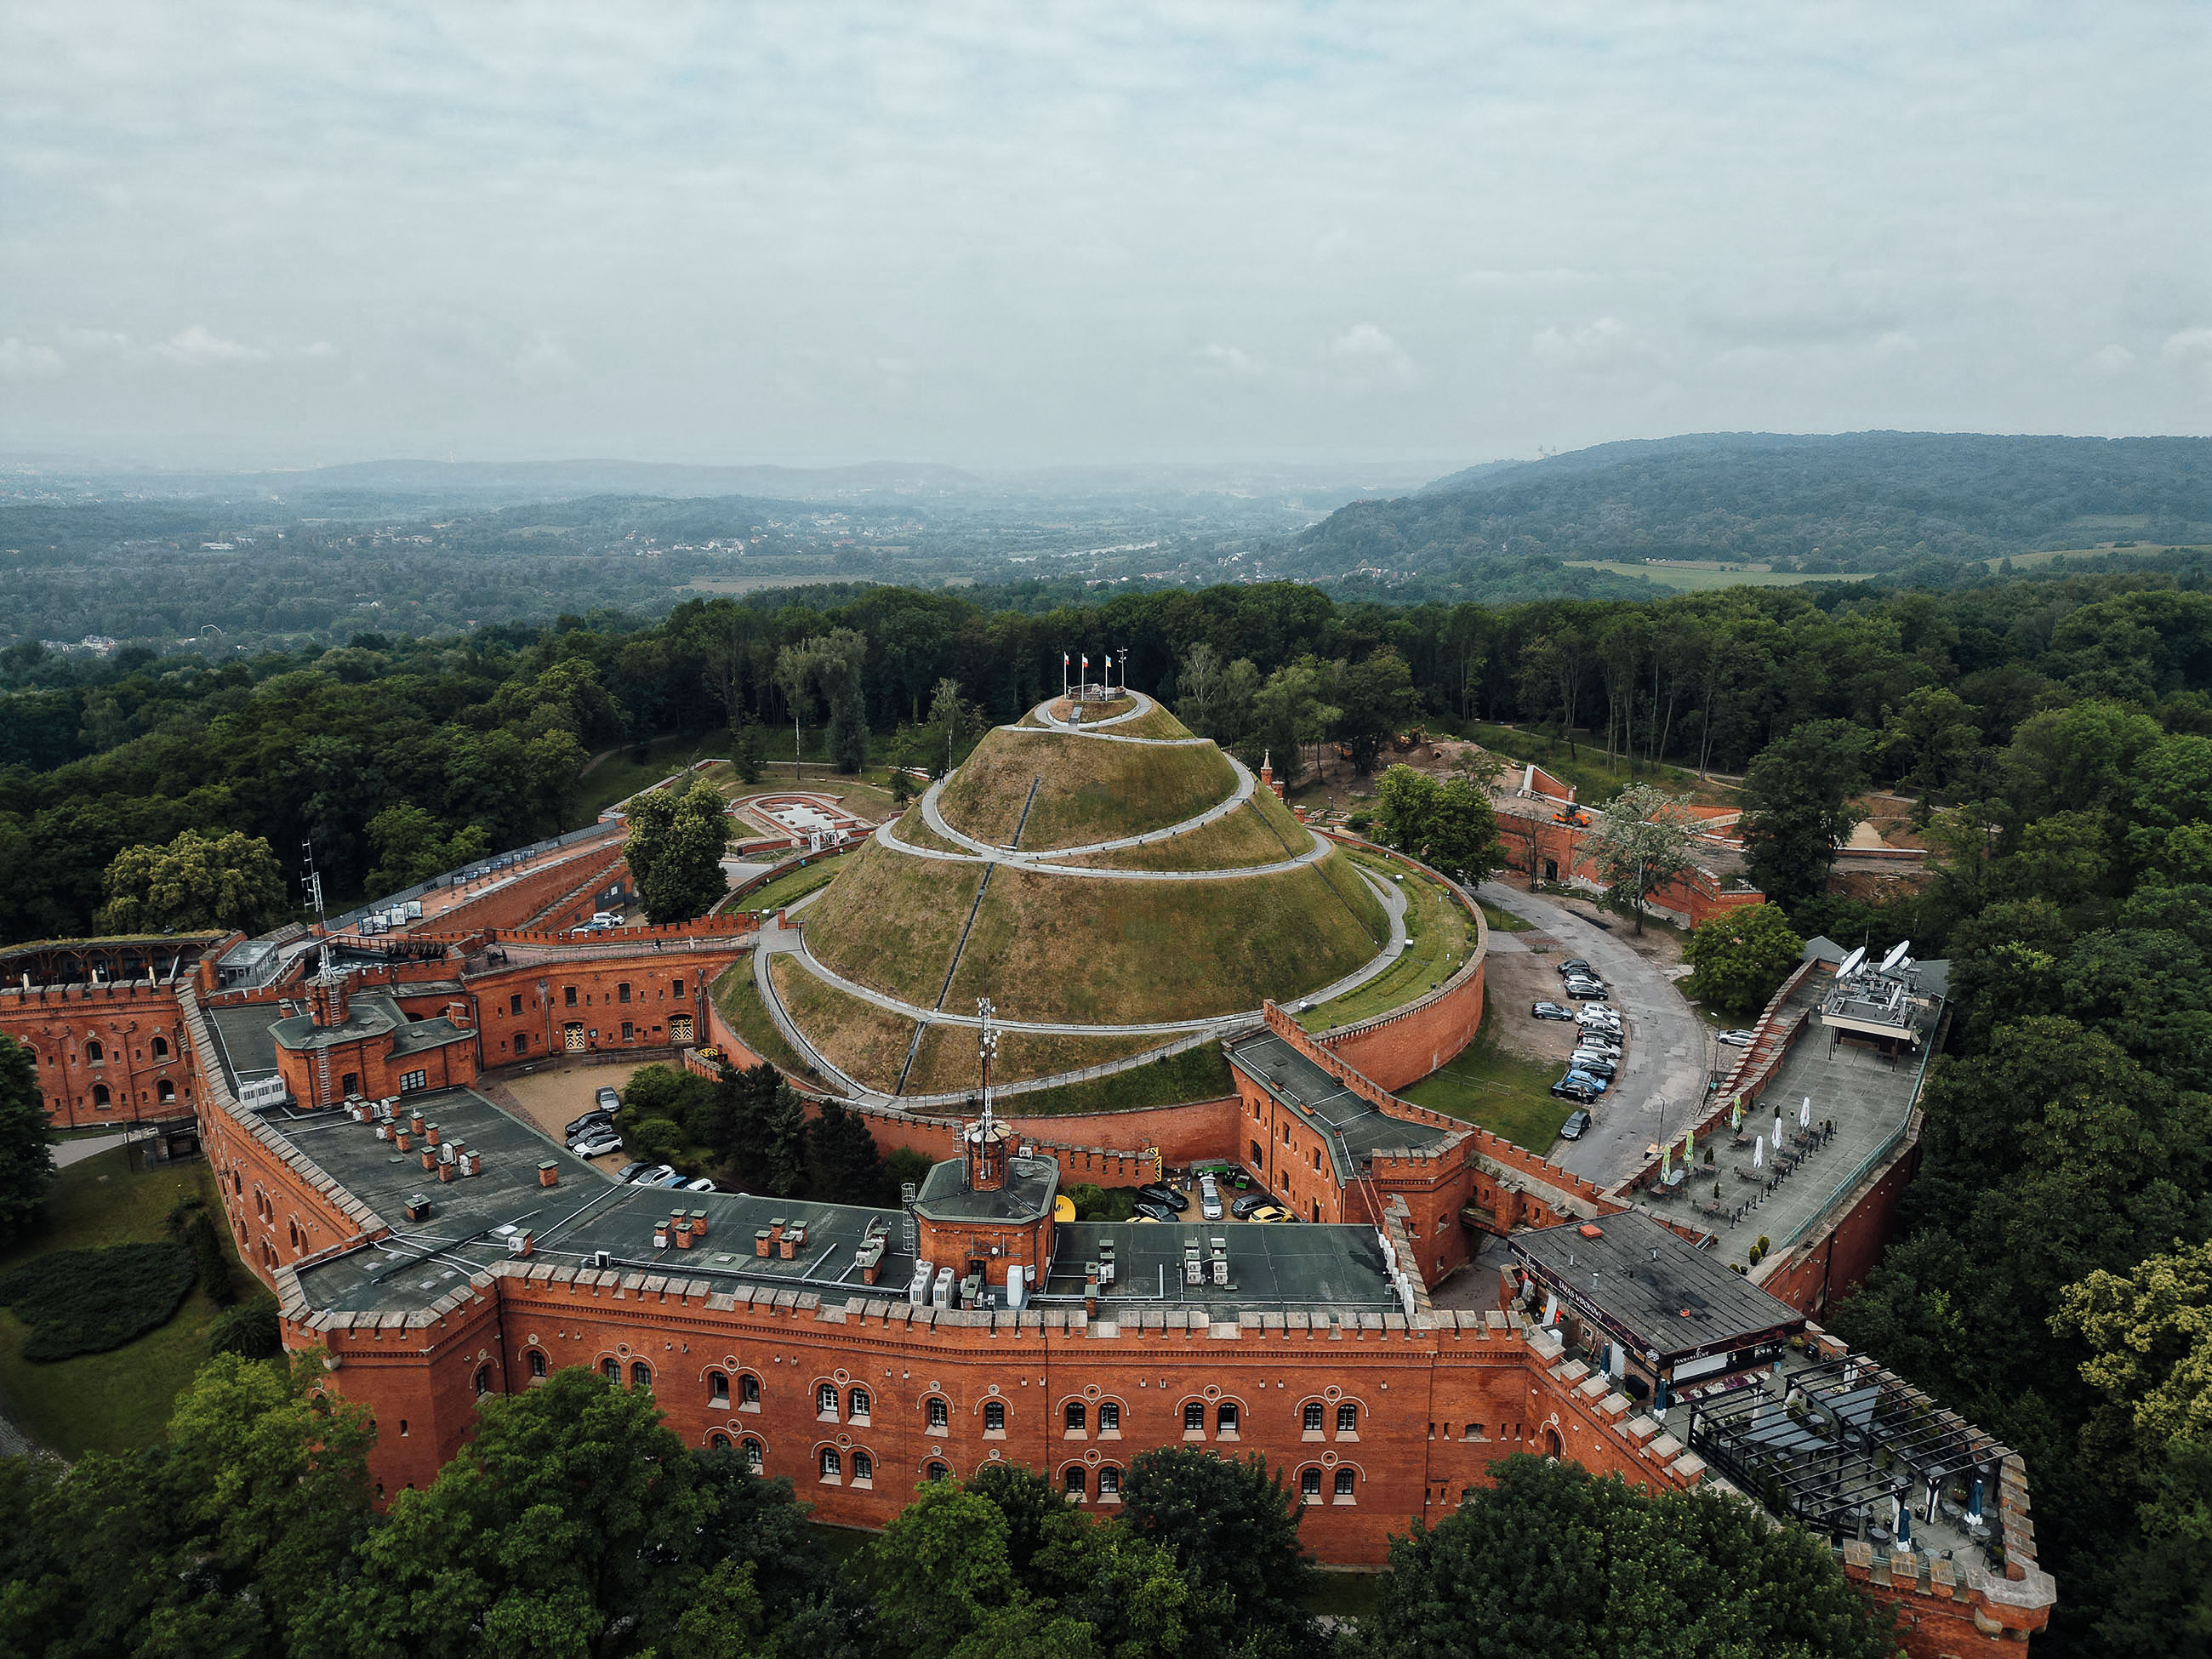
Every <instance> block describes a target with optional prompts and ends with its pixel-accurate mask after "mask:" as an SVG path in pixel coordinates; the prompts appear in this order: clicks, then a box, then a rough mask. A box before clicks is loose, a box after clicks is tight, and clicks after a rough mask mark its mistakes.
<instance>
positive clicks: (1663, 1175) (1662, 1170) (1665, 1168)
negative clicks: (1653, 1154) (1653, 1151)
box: [1659, 1140, 1674, 1181]
mask: <svg viewBox="0 0 2212 1659" xmlns="http://www.w3.org/2000/svg"><path fill="white" fill-rule="evenodd" d="M1673 1174H1674V1142H1673V1141H1671V1140H1670V1141H1668V1143H1667V1144H1666V1145H1665V1146H1662V1147H1661V1148H1660V1149H1659V1179H1660V1180H1662V1181H1665V1180H1667V1179H1668V1177H1670V1176H1673Z"/></svg>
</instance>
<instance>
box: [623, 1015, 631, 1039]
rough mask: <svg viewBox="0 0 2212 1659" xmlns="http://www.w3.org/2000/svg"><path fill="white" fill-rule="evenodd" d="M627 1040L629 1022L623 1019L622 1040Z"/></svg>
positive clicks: (628, 1037)
mask: <svg viewBox="0 0 2212 1659" xmlns="http://www.w3.org/2000/svg"><path fill="white" fill-rule="evenodd" d="M629 1040H630V1024H629V1021H628V1020H624V1021H623V1042H629Z"/></svg>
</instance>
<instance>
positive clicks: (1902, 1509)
mask: <svg viewBox="0 0 2212 1659" xmlns="http://www.w3.org/2000/svg"><path fill="white" fill-rule="evenodd" d="M1911 1543H1912V1511H1911V1510H1910V1509H1909V1508H1907V1507H1906V1505H1905V1495H1904V1494H1903V1493H1902V1492H1900V1493H1899V1494H1898V1498H1897V1547H1898V1548H1899V1549H1905V1548H1908V1547H1911Z"/></svg>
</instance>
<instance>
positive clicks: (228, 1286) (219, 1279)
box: [185, 1207, 238, 1308]
mask: <svg viewBox="0 0 2212 1659" xmlns="http://www.w3.org/2000/svg"><path fill="white" fill-rule="evenodd" d="M185 1244H186V1245H187V1246H188V1247H189V1248H190V1249H191V1253H192V1267H193V1269H194V1271H196V1272H197V1273H198V1274H199V1280H200V1288H201V1289H202V1290H204V1291H206V1292H207V1293H208V1300H209V1301H210V1302H212V1303H214V1304H216V1307H218V1308H228V1306H229V1305H230V1304H232V1303H234V1302H235V1301H237V1300H238V1287H237V1286H236V1285H234V1284H233V1283H232V1282H231V1278H230V1258H229V1257H228V1255H226V1254H225V1253H224V1251H223V1248H222V1233H221V1232H219V1231H217V1230H216V1224H215V1218H214V1217H213V1216H211V1215H210V1214H209V1213H208V1212H207V1211H206V1209H205V1208H204V1207H203V1208H199V1209H196V1210H194V1211H193V1212H192V1213H191V1217H190V1218H189V1219H187V1220H186V1221H185Z"/></svg>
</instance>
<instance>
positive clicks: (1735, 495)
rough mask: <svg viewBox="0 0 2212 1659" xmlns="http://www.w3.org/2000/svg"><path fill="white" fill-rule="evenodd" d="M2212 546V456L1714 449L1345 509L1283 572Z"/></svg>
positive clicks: (1465, 575)
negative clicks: (1541, 561) (2120, 545)
mask: <svg viewBox="0 0 2212 1659" xmlns="http://www.w3.org/2000/svg"><path fill="white" fill-rule="evenodd" d="M2206 541H2212V439H2203V438H2115V439H2104V438H2039V437H1992V436H1988V435H1980V434H1971V433H1963V434H1962V433H1908V432H1857V433H1848V434H1844V435H1836V436H1808V435H1792V434H1782V433H1747V432H1721V433H1699V434H1692V435H1685V436H1681V437H1674V438H1660V439H1650V440H1638V441H1630V442H1623V443H1609V444H1599V445H1596V446H1595V447H1591V448H1589V449H1582V450H1575V451H1571V452H1570V453H1566V454H1563V455H1554V456H1549V457H1547V458H1546V459H1542V460H1537V461H1528V462H1519V463H1513V462H1504V463H1499V462H1492V463H1490V464H1487V465H1481V466H1474V467H1469V468H1468V469H1466V470H1465V471H1459V472H1455V473H1452V474H1450V475H1449V476H1448V477H1442V478H1438V479H1437V480H1436V481H1435V482H1434V483H1430V484H1427V485H1425V486H1424V487H1423V488H1422V489H1419V490H1418V491H1416V492H1415V493H1414V494H1413V495H1409V496H1405V497H1402V498H1400V499H1397V500H1393V501H1359V502H1354V503H1352V504H1351V505H1348V506H1346V507H1341V508H1340V509H1339V510H1338V511H1336V512H1335V513H1332V514H1331V515H1330V516H1329V517H1328V519H1326V520H1323V521H1322V522H1321V523H1320V524H1317V525H1316V526H1313V527H1312V528H1311V529H1310V530H1308V531H1306V532H1304V534H1303V535H1301V536H1299V537H1298V538H1297V539H1296V542H1295V544H1294V545H1293V547H1292V549H1291V551H1290V553H1289V555H1288V556H1287V558H1286V559H1285V563H1286V565H1287V566H1288V567H1289V568H1290V569H1291V571H1292V572H1294V573H1296V574H1301V575H1305V576H1309V577H1322V576H1344V575H1346V574H1356V573H1358V572H1361V571H1370V572H1376V571H1379V572H1384V573H1395V574H1419V575H1422V576H1426V577H1429V578H1431V579H1444V580H1454V581H1457V582H1460V583H1464V584H1468V585H1470V586H1480V585H1481V583H1482V581H1483V579H1484V570H1483V567H1485V566H1486V565H1488V564H1492V563H1495V562H1498V561H1504V560H1510V561H1523V560H1529V559H1545V560H1551V559H1559V560H1567V559H1572V560H1586V559H1602V560H1626V561H1641V560H1646V559H1688V560H1725V561H1731V562H1757V563H1770V564H1773V565H1775V566H1776V567H1777V568H1783V569H1792V570H1796V571H1799V572H1803V573H1811V574H1826V573H1849V572H1864V571H1884V570H1896V569H1900V568H1905V567H1907V566H1911V565H1915V564H1918V563H1921V562H1926V561H1929V560H1937V561H1963V560H1970V559H1977V560H1978V559H1989V558H1997V557H2003V556H2010V555H2014V554H2018V553H2024V552H2029V551H2033V550H2040V549H2050V548H2074V547H2087V546H2095V545H2098V544H2109V543H2113V542H2119V543H2129V542H2134V543H2138V544H2160V545H2170V544H2197V543H2203V542H2206Z"/></svg>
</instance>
